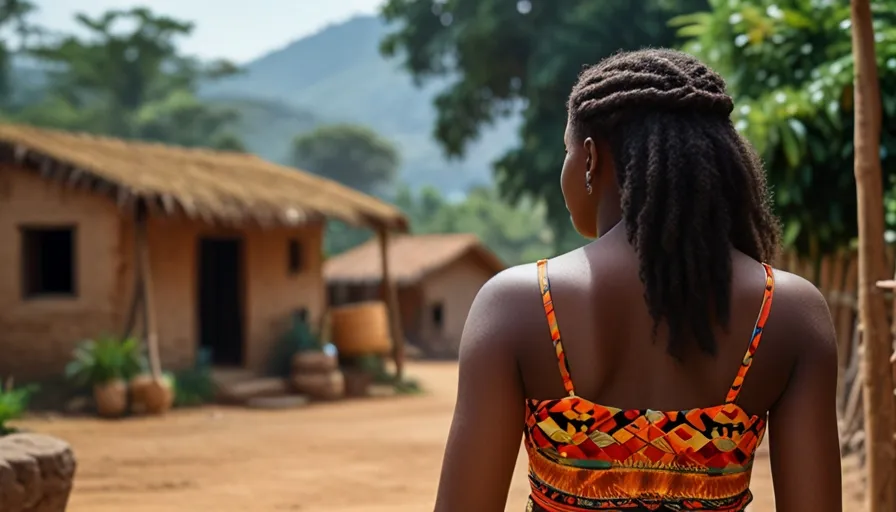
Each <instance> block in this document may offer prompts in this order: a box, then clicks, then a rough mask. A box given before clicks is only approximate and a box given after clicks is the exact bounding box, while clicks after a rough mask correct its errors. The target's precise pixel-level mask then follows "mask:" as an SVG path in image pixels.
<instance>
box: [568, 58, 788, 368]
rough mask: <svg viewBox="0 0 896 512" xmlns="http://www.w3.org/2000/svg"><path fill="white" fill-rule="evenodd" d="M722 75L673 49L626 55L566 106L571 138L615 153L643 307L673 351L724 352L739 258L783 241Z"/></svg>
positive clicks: (608, 62)
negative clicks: (720, 343) (734, 253)
mask: <svg viewBox="0 0 896 512" xmlns="http://www.w3.org/2000/svg"><path fill="white" fill-rule="evenodd" d="M733 108H734V104H733V101H732V99H731V97H730V96H728V94H727V93H726V91H725V82H724V80H723V79H722V77H721V76H719V75H718V74H717V73H715V72H714V71H712V70H711V69H709V68H708V67H707V66H706V65H704V64H703V63H701V62H700V61H698V60H697V59H695V58H693V57H691V56H689V55H687V54H684V53H681V52H678V51H674V50H666V49H648V50H641V51H636V52H623V53H618V54H615V55H613V56H611V57H608V58H607V59H605V60H603V61H602V62H600V63H599V64H597V65H595V66H591V67H588V68H586V69H585V70H584V71H583V72H582V74H581V75H580V76H579V80H578V82H577V83H576V85H575V86H574V87H573V90H572V94H571V95H570V98H569V103H568V110H569V118H570V124H571V127H572V132H573V134H574V136H575V137H576V138H577V139H578V140H582V139H584V138H585V137H593V138H601V139H603V140H605V141H606V142H607V143H608V144H609V146H610V149H611V151H612V154H613V158H614V162H615V167H616V179H617V182H618V184H619V187H620V193H621V196H622V212H623V213H622V215H623V222H624V223H625V229H626V235H627V237H628V241H629V243H631V244H632V246H633V247H634V248H635V250H636V252H637V254H638V260H639V275H640V278H641V281H642V282H643V283H644V287H645V294H644V297H645V300H646V302H647V307H648V311H649V313H650V315H651V317H652V318H653V321H654V335H656V332H657V329H658V327H659V325H660V323H661V322H662V321H665V323H666V325H667V327H668V329H669V331H668V333H669V345H668V351H669V353H670V354H672V355H673V356H675V357H678V358H680V357H681V356H682V355H683V351H684V348H685V346H686V343H687V342H689V340H695V341H696V342H697V345H698V346H699V348H700V350H701V351H703V352H706V353H709V354H713V355H714V354H715V353H716V343H715V339H714V335H713V331H714V330H713V326H714V325H715V324H720V325H722V326H723V327H724V328H726V329H727V327H728V324H729V320H730V313H731V311H730V310H731V275H732V260H731V249H732V247H733V248H734V249H737V250H739V251H741V252H743V253H745V254H747V255H749V256H750V257H752V258H754V259H756V260H758V261H765V262H771V260H772V259H773V257H774V255H775V252H776V251H777V248H778V243H779V226H778V222H777V220H776V218H775V217H774V215H773V214H772V211H771V207H770V197H769V193H768V190H767V187H766V182H765V175H764V171H763V168H762V163H761V161H760V160H759V158H758V156H757V155H756V153H755V152H754V150H753V149H752V147H751V146H750V145H749V143H748V142H746V140H744V139H743V138H742V137H741V136H740V135H739V134H738V133H737V131H736V130H735V128H734V126H733V124H732V123H731V120H730V114H731V112H732V110H733Z"/></svg>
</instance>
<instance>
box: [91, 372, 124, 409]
mask: <svg viewBox="0 0 896 512" xmlns="http://www.w3.org/2000/svg"><path fill="white" fill-rule="evenodd" d="M93 399H94V402H96V411H97V413H98V414H99V415H100V416H102V417H104V418H118V417H120V416H122V415H124V413H125V412H127V410H128V386H127V384H126V383H125V382H124V381H123V380H121V379H116V380H113V381H109V382H106V383H104V384H96V385H94V386H93Z"/></svg>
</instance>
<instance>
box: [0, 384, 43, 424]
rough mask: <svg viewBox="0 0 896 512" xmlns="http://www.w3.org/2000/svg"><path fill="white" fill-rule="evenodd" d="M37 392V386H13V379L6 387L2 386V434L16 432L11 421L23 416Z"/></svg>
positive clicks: (0, 395) (0, 411) (0, 402)
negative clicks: (11, 425) (10, 424)
mask: <svg viewBox="0 0 896 512" xmlns="http://www.w3.org/2000/svg"><path fill="white" fill-rule="evenodd" d="M35 392H37V387H36V386H25V387H21V388H13V387H12V380H10V381H8V382H7V385H6V386H5V387H0V436H5V435H7V434H11V433H13V432H15V429H14V428H12V427H10V426H9V422H10V421H12V420H16V419H19V418H21V417H22V414H24V413H25V411H26V410H28V402H29V401H30V400H31V396H32V395H33V394H34V393H35Z"/></svg>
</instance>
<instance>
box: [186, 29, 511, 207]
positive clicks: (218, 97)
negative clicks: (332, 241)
mask: <svg viewBox="0 0 896 512" xmlns="http://www.w3.org/2000/svg"><path fill="white" fill-rule="evenodd" d="M386 32H387V27H386V25H385V24H384V22H382V21H381V20H380V19H379V18H375V17H370V16H366V17H357V18H354V19H351V20H349V21H347V22H345V23H342V24H339V25H333V26H330V27H327V28H325V29H324V30H322V31H320V32H318V33H317V34H314V35H312V36H309V37H306V38H303V39H300V40H298V41H295V42H293V43H291V44H289V45H288V46H286V47H285V48H283V49H281V50H277V51H274V52H271V53H269V54H267V55H264V56H262V57H260V58H259V59H257V60H255V61H252V62H250V63H249V64H247V65H246V66H244V73H242V74H240V75H238V76H235V77H231V78H228V79H226V80H223V81H220V82H216V83H214V84H209V85H207V86H205V87H204V88H203V90H202V91H201V94H202V95H203V96H204V97H205V98H207V99H210V100H214V101H215V102H217V103H220V104H224V105H231V106H233V107H235V108H236V109H237V110H239V111H240V112H241V113H242V114H243V116H244V121H243V123H242V125H241V132H242V133H241V135H242V136H243V139H244V140H245V141H246V143H247V146H248V147H249V149H250V150H252V151H254V152H256V153H259V154H260V155H262V156H263V157H266V158H269V159H273V160H277V161H281V162H282V161H284V158H286V155H288V152H289V145H290V141H291V140H292V138H293V137H294V136H295V135H297V134H298V133H301V132H302V131H305V130H307V129H310V128H312V127H314V126H316V125H318V124H319V123H331V122H352V123H358V124H364V125H367V126H370V127H371V128H373V129H375V130H377V131H378V132H379V133H380V134H382V135H383V136H385V137H387V138H389V139H391V140H392V141H394V142H395V143H396V144H397V145H398V146H399V148H400V149H401V152H402V156H403V159H404V164H403V166H402V172H401V177H402V179H403V180H405V181H406V182H407V183H409V184H410V185H411V186H412V187H417V186H421V185H434V186H437V187H439V188H441V189H442V190H443V191H445V192H449V193H450V192H458V191H464V190H466V189H468V188H469V187H470V186H473V185H477V184H483V183H489V182H491V162H492V161H493V160H494V159H496V158H497V157H499V156H501V155H502V154H503V153H504V152H505V151H506V150H507V148H508V147H509V146H510V145H512V144H513V143H514V140H515V137H516V125H517V121H516V120H507V121H504V122H501V123H499V124H498V125H496V126H495V127H493V128H491V129H489V130H488V131H486V132H484V133H483V136H482V137H481V139H480V140H479V141H478V142H477V143H476V144H474V145H472V146H471V147H470V148H469V150H468V154H467V156H466V158H464V159H463V160H462V161H451V162H449V161H447V160H446V159H445V158H444V156H443V154H442V152H441V149H440V147H439V146H438V145H437V144H436V143H435V141H434V140H433V139H432V135H431V134H432V130H433V127H434V123H435V117H436V113H435V108H434V107H433V105H432V101H433V98H434V97H435V95H436V94H437V92H438V91H439V90H440V89H441V88H442V87H444V86H445V85H446V82H444V81H441V82H439V83H435V82H433V83H429V84H427V86H426V87H424V88H418V87H416V86H415V85H414V84H413V81H412V79H411V77H410V75H408V74H407V73H406V72H405V71H403V70H402V69H400V68H399V63H398V62H397V61H392V60H386V59H385V58H384V57H382V56H381V55H380V53H379V43H380V40H381V39H382V38H383V36H384V35H385V34H386Z"/></svg>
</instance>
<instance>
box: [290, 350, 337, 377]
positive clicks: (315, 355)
mask: <svg viewBox="0 0 896 512" xmlns="http://www.w3.org/2000/svg"><path fill="white" fill-rule="evenodd" d="M338 368H339V360H338V359H337V358H336V356H332V355H329V354H327V353H325V352H322V351H319V350H308V351H304V352H298V353H296V355H294V356H293V357H292V372H293V373H294V374H297V373H327V372H331V371H333V370H336V369H338Z"/></svg>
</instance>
